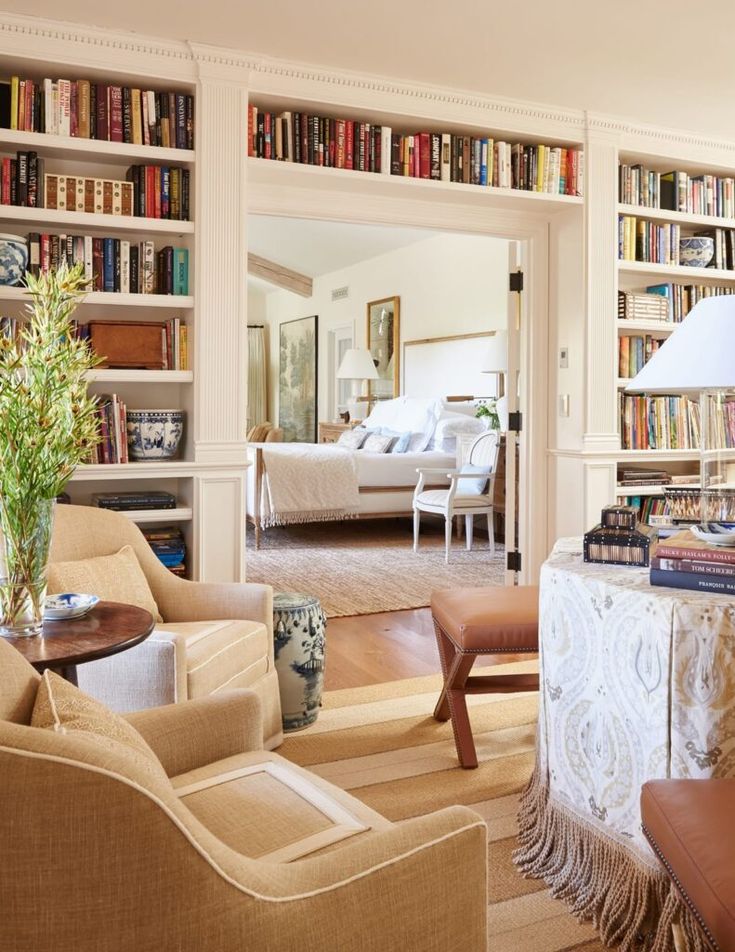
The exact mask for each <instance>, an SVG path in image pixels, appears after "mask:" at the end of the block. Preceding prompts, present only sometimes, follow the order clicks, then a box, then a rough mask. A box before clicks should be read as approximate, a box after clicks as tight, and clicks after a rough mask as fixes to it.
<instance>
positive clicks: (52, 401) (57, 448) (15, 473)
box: [0, 264, 100, 507]
mask: <svg viewBox="0 0 735 952" xmlns="http://www.w3.org/2000/svg"><path fill="white" fill-rule="evenodd" d="M27 284H28V291H29V293H30V296H31V302H30V303H29V304H28V305H27V308H26V310H27V312H28V321H27V322H25V323H24V324H23V325H22V330H21V331H20V333H19V335H18V339H16V340H10V339H8V338H6V337H3V338H0V497H1V498H2V500H3V502H4V504H5V506H6V507H7V505H8V503H9V502H10V501H11V500H13V501H16V502H18V503H21V504H23V503H25V504H28V503H30V502H31V501H32V500H34V499H53V498H54V497H55V496H57V495H58V494H59V493H60V492H61V491H62V490H63V488H64V486H65V485H66V483H67V482H68V480H69V478H70V476H71V474H72V472H73V471H74V468H75V467H76V466H77V465H78V464H79V463H80V462H82V461H83V460H84V459H85V458H86V457H87V456H88V455H89V451H90V449H91V448H92V447H93V446H95V444H96V443H97V442H98V440H99V433H98V424H97V416H96V412H95V409H96V400H95V398H94V397H92V396H89V395H88V394H87V385H86V374H87V372H88V371H89V370H91V369H92V368H93V367H95V366H96V365H97V364H98V363H99V362H100V361H99V360H98V358H97V357H96V356H95V355H94V353H93V352H92V350H91V349H90V347H89V344H88V342H87V341H85V340H79V339H78V338H77V337H76V336H75V334H74V332H73V326H72V323H71V316H72V314H73V312H74V309H75V308H76V306H77V304H79V303H80V301H81V300H82V298H83V296H84V289H85V286H86V280H85V278H84V269H83V266H82V265H81V264H76V265H74V267H73V268H68V267H67V266H66V265H65V264H64V265H62V266H61V267H60V268H59V269H58V270H57V271H52V272H49V273H48V274H42V275H41V276H40V277H34V276H33V275H30V274H29V275H28V276H27Z"/></svg>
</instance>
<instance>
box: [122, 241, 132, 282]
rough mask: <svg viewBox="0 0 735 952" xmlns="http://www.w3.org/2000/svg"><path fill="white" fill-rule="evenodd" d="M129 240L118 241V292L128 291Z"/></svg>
mask: <svg viewBox="0 0 735 952" xmlns="http://www.w3.org/2000/svg"><path fill="white" fill-rule="evenodd" d="M130 290H131V288H130V242H129V241H125V240H122V239H121V241H120V292H121V294H129V293H130Z"/></svg>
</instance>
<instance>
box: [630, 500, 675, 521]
mask: <svg viewBox="0 0 735 952" xmlns="http://www.w3.org/2000/svg"><path fill="white" fill-rule="evenodd" d="M625 504H626V505H627V506H635V508H636V509H637V510H638V521H639V522H643V523H645V524H647V525H648V524H650V521H651V516H663V515H666V501H665V500H664V498H663V497H662V496H625Z"/></svg>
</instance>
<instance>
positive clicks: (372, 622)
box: [324, 608, 529, 691]
mask: <svg viewBox="0 0 735 952" xmlns="http://www.w3.org/2000/svg"><path fill="white" fill-rule="evenodd" d="M496 658H497V659H498V662H499V663H502V662H504V661H520V660H525V659H528V658H529V655H497V656H496ZM489 663H492V662H491V659H489V658H487V657H484V658H483V659H482V664H483V665H485V664H489ZM439 671H441V666H440V664H439V655H438V654H437V650H436V640H435V638H434V627H433V625H432V622H431V611H430V610H429V609H428V608H414V609H411V610H409V611H400V612H383V613H381V614H376V615H358V616H355V617H352V618H330V619H329V622H328V623H327V664H326V671H325V676H324V688H325V690H327V691H335V690H338V689H339V688H358V687H362V686H363V685H367V684H380V683H382V682H384V681H398V680H400V679H401V678H415V677H418V676H419V675H422V674H436V673H438V672H439Z"/></svg>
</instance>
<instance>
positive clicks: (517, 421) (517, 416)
mask: <svg viewBox="0 0 735 952" xmlns="http://www.w3.org/2000/svg"><path fill="white" fill-rule="evenodd" d="M508 429H509V430H512V431H513V432H514V433H520V432H521V430H522V429H523V414H522V413H521V411H520V410H513V412H512V413H509V414H508Z"/></svg>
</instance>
